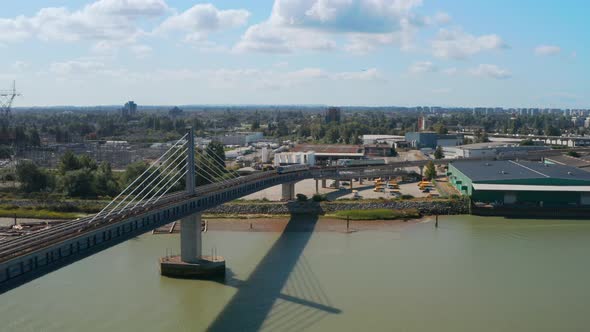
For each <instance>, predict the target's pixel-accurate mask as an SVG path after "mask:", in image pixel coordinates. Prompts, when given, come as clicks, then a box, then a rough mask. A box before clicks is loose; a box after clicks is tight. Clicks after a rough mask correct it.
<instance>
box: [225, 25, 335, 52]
mask: <svg viewBox="0 0 590 332" xmlns="http://www.w3.org/2000/svg"><path fill="white" fill-rule="evenodd" d="M335 48H336V43H335V42H334V41H333V40H331V39H329V38H328V36H327V35H326V34H324V33H321V32H313V31H308V30H298V29H293V28H283V27H275V26H272V25H271V24H270V23H268V22H263V23H260V24H255V25H253V26H251V27H249V28H248V29H247V30H246V32H245V33H244V35H243V36H242V38H241V40H240V41H239V42H238V44H237V45H236V46H235V47H234V50H236V51H238V52H243V51H245V52H248V51H251V52H263V53H291V52H294V51H296V50H312V51H327V50H333V49H335Z"/></svg>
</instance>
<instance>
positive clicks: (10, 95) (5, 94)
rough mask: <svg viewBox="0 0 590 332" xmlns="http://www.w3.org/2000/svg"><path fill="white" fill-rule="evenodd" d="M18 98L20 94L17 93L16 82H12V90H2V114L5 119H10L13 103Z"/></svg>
mask: <svg viewBox="0 0 590 332" xmlns="http://www.w3.org/2000/svg"><path fill="white" fill-rule="evenodd" d="M18 96H20V93H18V92H16V81H13V82H12V90H4V91H2V90H0V114H1V115H4V117H5V118H8V117H10V115H11V109H12V102H13V101H14V98H16V97H18Z"/></svg>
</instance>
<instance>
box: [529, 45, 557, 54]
mask: <svg viewBox="0 0 590 332" xmlns="http://www.w3.org/2000/svg"><path fill="white" fill-rule="evenodd" d="M559 53H561V48H560V47H559V46H555V45H539V46H537V47H535V54H536V55H557V54H559Z"/></svg>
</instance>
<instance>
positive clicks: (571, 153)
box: [567, 151, 580, 158]
mask: <svg viewBox="0 0 590 332" xmlns="http://www.w3.org/2000/svg"><path fill="white" fill-rule="evenodd" d="M567 155H568V156H570V157H574V158H580V154H579V153H577V152H576V151H568V153H567Z"/></svg>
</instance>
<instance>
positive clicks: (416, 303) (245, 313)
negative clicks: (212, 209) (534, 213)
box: [0, 216, 590, 332]
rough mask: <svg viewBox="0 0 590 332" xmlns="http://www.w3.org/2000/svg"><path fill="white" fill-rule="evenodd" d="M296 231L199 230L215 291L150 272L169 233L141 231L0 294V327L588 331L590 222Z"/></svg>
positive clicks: (449, 220) (174, 239)
mask: <svg viewBox="0 0 590 332" xmlns="http://www.w3.org/2000/svg"><path fill="white" fill-rule="evenodd" d="M296 222H297V220H292V221H291V222H290V225H291V224H295V223H296ZM308 224H310V225H312V226H313V220H312V221H311V222H309V221H308ZM293 230H295V229H290V226H287V231H286V232H283V233H270V232H234V231H210V232H207V233H205V234H204V248H205V249H204V251H205V252H206V253H209V252H210V251H211V250H212V248H215V249H216V250H217V253H218V254H219V255H223V256H225V257H226V259H227V264H228V273H227V276H226V281H225V282H214V281H198V280H176V279H169V278H165V277H161V276H160V275H159V274H158V266H157V259H158V257H160V256H163V255H165V254H166V252H167V251H170V250H174V251H178V250H177V248H178V246H179V237H178V236H177V235H151V234H146V235H143V236H140V237H138V238H136V239H133V240H130V241H127V242H125V243H123V244H120V245H118V246H116V247H113V248H110V249H109V250H106V251H103V252H101V253H99V254H96V255H94V256H92V257H89V258H86V259H84V260H82V261H79V262H76V263H74V264H72V265H69V266H67V267H65V268H62V269H60V270H58V271H56V272H54V273H51V274H48V275H46V276H44V277H42V278H39V279H37V280H35V281H33V282H31V283H29V284H26V285H24V286H21V287H19V288H17V289H15V290H12V291H10V292H8V293H5V294H3V295H0V330H1V331H85V332H88V331H201V330H205V329H207V328H211V330H214V331H250V330H260V329H261V330H266V331H299V330H303V329H305V330H308V331H437V332H441V331H453V332H456V331H587V330H589V329H590V315H589V314H588V313H589V310H590V309H589V308H590V264H588V257H589V254H590V222H588V221H571V220H569V221H568V220H520V219H504V218H479V217H473V216H449V217H441V218H440V227H439V228H438V229H435V227H434V223H433V222H432V221H430V222H422V223H417V224H411V225H410V224H408V225H407V226H406V227H403V228H392V229H391V230H387V229H380V230H379V231H370V230H369V231H359V232H355V233H350V234H347V233H343V232H299V231H293Z"/></svg>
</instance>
